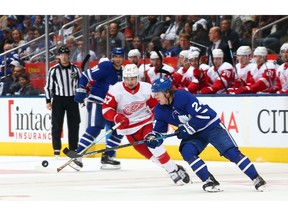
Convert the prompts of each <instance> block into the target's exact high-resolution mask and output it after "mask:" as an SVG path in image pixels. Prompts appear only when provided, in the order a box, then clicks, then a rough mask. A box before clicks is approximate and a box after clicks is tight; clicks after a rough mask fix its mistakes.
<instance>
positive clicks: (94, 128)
mask: <svg viewBox="0 0 288 216" xmlns="http://www.w3.org/2000/svg"><path fill="white" fill-rule="evenodd" d="M123 60H124V49H123V48H113V50H112V61H103V62H101V63H100V64H98V65H96V66H95V67H92V68H89V69H87V70H85V71H84V72H83V73H82V76H81V78H80V81H79V88H78V89H77V90H76V95H75V97H74V100H75V101H76V102H78V103H83V102H84V100H85V98H86V97H87V104H86V107H87V111H88V126H87V128H86V131H85V133H84V134H83V135H82V137H81V138H80V141H79V145H78V148H77V152H78V153H80V152H81V151H83V150H84V149H87V147H88V146H90V145H91V144H92V143H93V141H94V140H95V139H96V137H97V136H98V135H99V134H100V132H101V130H102V129H104V127H105V126H106V129H107V128H108V129H110V128H112V127H113V126H114V122H108V121H106V120H105V118H104V117H103V116H102V104H103V102H104V98H105V96H106V94H107V92H108V89H109V86H111V85H114V84H115V83H117V82H118V81H122V64H123ZM89 85H91V86H90V87H88V86H89ZM87 88H88V89H89V93H88V96H87ZM122 137H123V136H122V135H118V134H117V132H116V130H113V131H112V133H111V135H110V136H109V138H108V139H107V144H106V148H111V147H115V146H117V145H119V144H120V143H121V139H122ZM114 156H115V151H114V150H113V151H107V152H106V153H104V154H103V155H102V158H101V164H102V165H101V169H120V162H119V161H116V160H115V159H113V157H114ZM73 162H74V163H71V167H72V168H74V169H76V170H80V169H81V168H82V167H83V163H82V161H81V158H80V159H79V160H74V161H73Z"/></svg>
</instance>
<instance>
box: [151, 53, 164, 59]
mask: <svg viewBox="0 0 288 216" xmlns="http://www.w3.org/2000/svg"><path fill="white" fill-rule="evenodd" d="M159 53H160V55H161V58H162V59H163V54H162V53H161V52H160V51H159ZM150 59H160V56H159V55H158V54H157V52H156V51H151V52H150Z"/></svg>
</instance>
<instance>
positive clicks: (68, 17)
mask: <svg viewBox="0 0 288 216" xmlns="http://www.w3.org/2000/svg"><path fill="white" fill-rule="evenodd" d="M72 21H73V16H71V15H65V16H64V17H63V20H62V25H66V24H68V23H70V22H72ZM72 29H73V26H72V25H71V26H66V27H65V28H63V29H62V28H61V29H60V31H59V38H58V39H60V40H62V39H63V41H64V43H66V38H67V37H68V36H70V35H72ZM62 36H63V38H62Z"/></svg>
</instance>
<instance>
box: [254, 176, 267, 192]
mask: <svg viewBox="0 0 288 216" xmlns="http://www.w3.org/2000/svg"><path fill="white" fill-rule="evenodd" d="M253 183H254V186H255V188H256V190H257V191H261V192H263V191H264V190H265V185H266V182H265V181H264V179H263V178H262V177H261V176H260V175H257V177H256V178H255V179H254V180H253Z"/></svg>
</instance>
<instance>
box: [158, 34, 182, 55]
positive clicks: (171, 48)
mask: <svg viewBox="0 0 288 216" xmlns="http://www.w3.org/2000/svg"><path fill="white" fill-rule="evenodd" d="M175 39H176V36H175V35H174V34H172V33H168V34H162V35H161V39H160V41H161V45H162V50H161V52H162V53H163V56H164V57H178V55H179V53H180V51H181V50H180V48H179V47H178V46H175V45H174V42H175Z"/></svg>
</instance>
